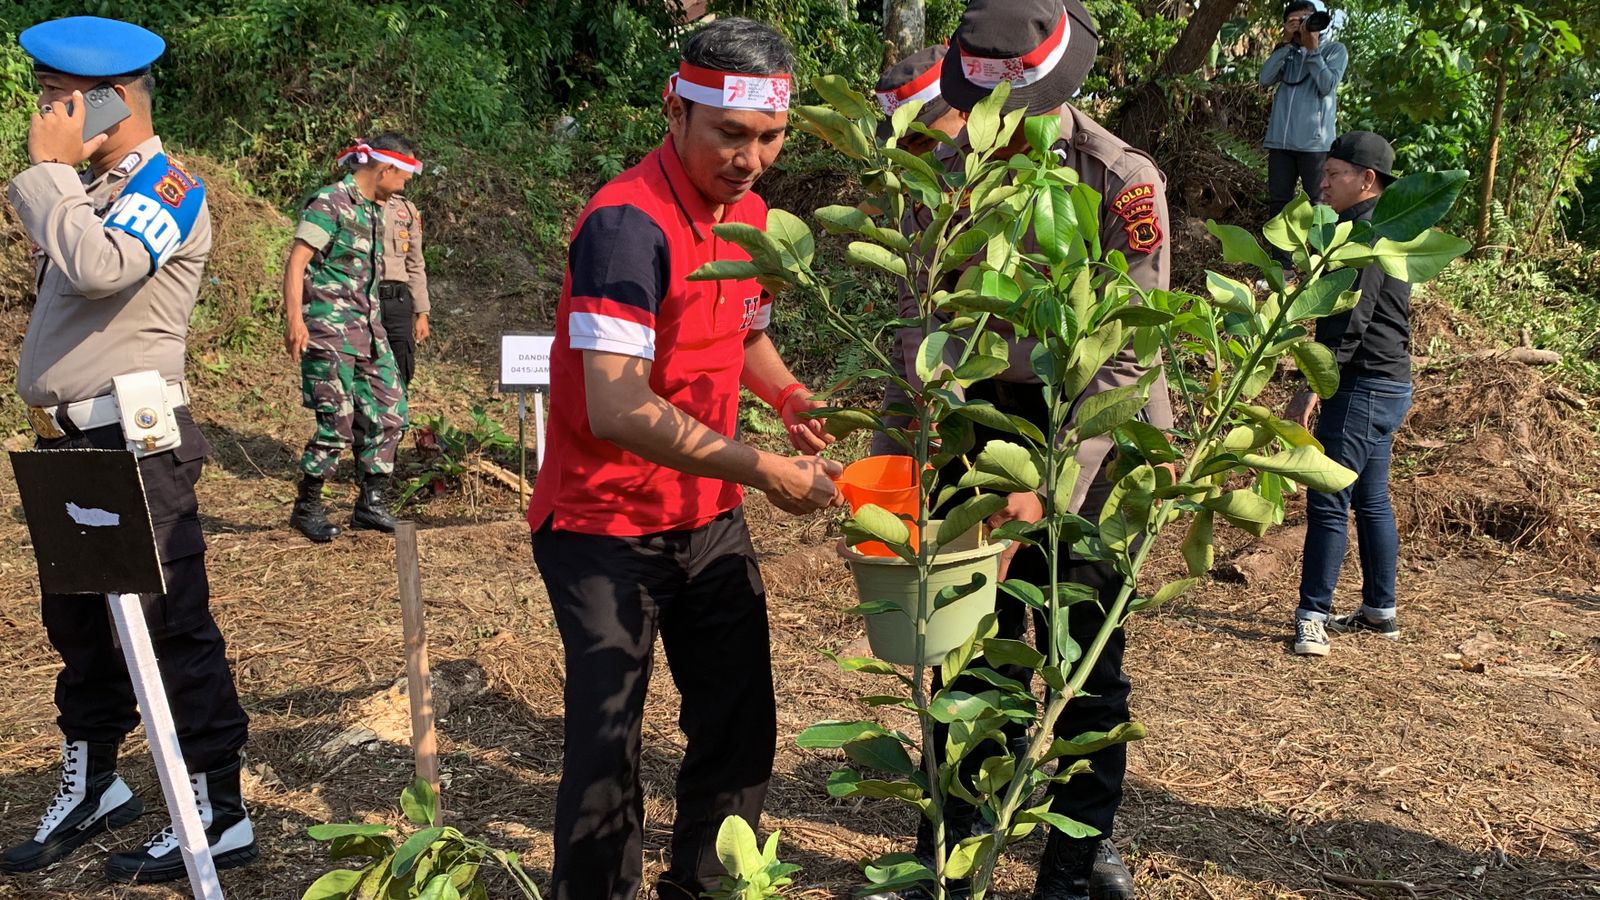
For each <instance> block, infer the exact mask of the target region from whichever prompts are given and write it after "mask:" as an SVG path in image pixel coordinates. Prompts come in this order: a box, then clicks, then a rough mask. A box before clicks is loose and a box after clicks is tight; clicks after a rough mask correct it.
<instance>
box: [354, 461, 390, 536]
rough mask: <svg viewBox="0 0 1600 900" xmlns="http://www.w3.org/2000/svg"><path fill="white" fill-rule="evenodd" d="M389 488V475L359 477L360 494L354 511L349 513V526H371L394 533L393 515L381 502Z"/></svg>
mask: <svg viewBox="0 0 1600 900" xmlns="http://www.w3.org/2000/svg"><path fill="white" fill-rule="evenodd" d="M388 489H389V476H387V475H366V476H363V477H362V479H361V496H360V497H359V498H358V499H357V500H356V508H355V511H354V512H352V513H351V514H350V527H351V528H371V529H372V530H373V531H382V532H386V533H388V534H393V533H394V516H392V515H390V514H389V508H388V507H387V506H386V505H385V504H384V502H383V496H384V494H385V493H387V492H388Z"/></svg>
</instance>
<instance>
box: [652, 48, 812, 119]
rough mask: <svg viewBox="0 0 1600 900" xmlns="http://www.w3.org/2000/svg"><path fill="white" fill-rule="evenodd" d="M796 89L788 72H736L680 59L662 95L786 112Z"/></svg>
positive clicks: (722, 106) (727, 107)
mask: <svg viewBox="0 0 1600 900" xmlns="http://www.w3.org/2000/svg"><path fill="white" fill-rule="evenodd" d="M793 90H794V79H793V78H792V77H790V76H788V75H735V74H734V73H732V72H718V71H716V70H714V69H702V68H700V67H699V66H696V65H693V64H691V63H688V62H682V61H680V62H679V63H678V71H677V72H675V73H673V75H672V77H671V78H668V79H667V89H666V90H665V91H663V92H662V93H661V96H663V97H666V96H667V95H669V94H677V95H678V96H679V97H682V98H683V99H685V100H692V101H694V102H695V103H704V104H705V105H706V106H717V107H721V108H722V109H760V110H765V111H767V112H783V111H784V110H787V109H788V108H789V95H790V93H792V92H793Z"/></svg>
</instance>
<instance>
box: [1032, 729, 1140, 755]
mask: <svg viewBox="0 0 1600 900" xmlns="http://www.w3.org/2000/svg"><path fill="white" fill-rule="evenodd" d="M1149 733H1150V732H1149V731H1148V730H1147V729H1146V728H1145V727H1144V726H1143V725H1141V724H1139V723H1138V722H1123V723H1122V724H1120V725H1117V726H1116V727H1115V728H1112V729H1111V730H1110V731H1086V732H1084V733H1083V734H1080V735H1078V736H1077V737H1075V738H1073V739H1071V740H1067V739H1065V738H1056V739H1055V740H1054V741H1052V742H1051V743H1050V748H1049V749H1048V750H1046V751H1045V754H1044V760H1045V761H1046V762H1048V761H1049V760H1052V759H1056V758H1057V757H1062V756H1088V755H1089V754H1091V753H1099V752H1100V751H1101V750H1104V749H1105V748H1107V747H1113V746H1116V745H1117V744H1126V743H1130V742H1132V741H1138V740H1143V739H1144V738H1145V736H1147V735H1148V734H1149Z"/></svg>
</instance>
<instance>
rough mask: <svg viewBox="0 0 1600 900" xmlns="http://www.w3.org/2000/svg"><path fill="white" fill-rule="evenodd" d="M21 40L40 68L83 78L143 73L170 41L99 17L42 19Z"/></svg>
mask: <svg viewBox="0 0 1600 900" xmlns="http://www.w3.org/2000/svg"><path fill="white" fill-rule="evenodd" d="M18 42H19V43H21V44H22V49H23V50H25V51H27V54H28V55H29V56H31V57H33V62H34V65H35V66H37V67H38V68H41V69H49V70H52V71H56V72H61V73H63V74H66V75H77V76H80V77H84V78H109V77H113V76H117V75H134V74H138V73H141V72H144V71H145V70H146V69H149V68H150V64H151V63H153V62H155V61H156V59H157V57H159V56H161V54H162V52H163V51H165V50H166V49H167V42H166V41H163V40H162V39H161V36H160V35H158V34H155V33H154V32H151V31H147V30H146V29H143V28H140V27H139V26H137V25H134V24H133V23H131V22H119V21H117V20H116V19H102V18H100V17H99V16H72V17H70V18H66V19H53V20H51V21H49V22H40V23H39V24H38V25H35V26H33V27H32V28H29V29H28V30H26V31H24V32H23V33H22V35H21V36H20V37H19V38H18Z"/></svg>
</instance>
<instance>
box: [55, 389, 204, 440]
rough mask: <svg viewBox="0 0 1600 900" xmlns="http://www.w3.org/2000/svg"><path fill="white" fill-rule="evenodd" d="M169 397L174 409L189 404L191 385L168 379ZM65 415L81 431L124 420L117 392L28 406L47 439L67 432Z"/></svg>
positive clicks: (167, 397) (167, 390) (59, 436)
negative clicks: (189, 386)
mask: <svg viewBox="0 0 1600 900" xmlns="http://www.w3.org/2000/svg"><path fill="white" fill-rule="evenodd" d="M166 399H167V405H168V406H169V407H171V408H173V409H177V408H178V407H180V406H188V405H189V389H188V388H187V387H186V386H185V385H184V383H183V382H181V381H169V382H167V386H166ZM62 416H64V417H65V418H66V419H67V420H69V421H70V422H72V424H74V425H76V426H78V430H79V431H88V430H90V429H92V428H104V427H105V426H107V425H116V424H119V423H121V421H122V412H121V410H120V409H119V408H118V406H117V395H116V394H115V393H111V394H101V395H100V396H98V397H90V398H89V399H88V400H78V401H75V402H73V403H63V404H61V405H59V406H30V407H28V424H29V425H30V426H32V428H33V433H34V434H36V435H38V436H39V437H41V438H44V439H45V440H47V441H53V440H56V439H58V438H64V437H66V436H67V433H66V432H65V431H63V430H62V429H61V420H60V418H58V417H62Z"/></svg>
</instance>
